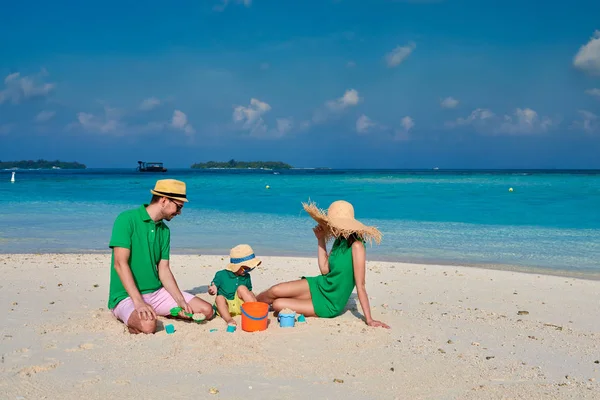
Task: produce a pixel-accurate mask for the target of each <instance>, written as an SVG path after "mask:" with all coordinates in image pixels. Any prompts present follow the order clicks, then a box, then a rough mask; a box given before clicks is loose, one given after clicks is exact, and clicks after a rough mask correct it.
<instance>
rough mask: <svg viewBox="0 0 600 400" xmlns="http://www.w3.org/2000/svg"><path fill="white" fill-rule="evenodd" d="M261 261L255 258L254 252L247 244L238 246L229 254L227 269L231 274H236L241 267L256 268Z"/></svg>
mask: <svg viewBox="0 0 600 400" xmlns="http://www.w3.org/2000/svg"><path fill="white" fill-rule="evenodd" d="M261 263H262V261H261V260H260V259H259V258H256V256H255V255H254V250H252V247H250V246H249V245H247V244H239V245H237V246H235V247H234V248H233V249H231V251H230V252H229V264H228V265H227V269H228V270H230V271H231V272H238V270H239V269H240V268H242V267H248V268H250V269H254V268H256V267H258V266H259V265H260V264H261Z"/></svg>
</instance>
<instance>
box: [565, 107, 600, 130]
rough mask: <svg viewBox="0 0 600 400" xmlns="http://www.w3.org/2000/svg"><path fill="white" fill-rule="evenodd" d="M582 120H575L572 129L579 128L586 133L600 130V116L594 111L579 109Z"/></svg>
mask: <svg viewBox="0 0 600 400" xmlns="http://www.w3.org/2000/svg"><path fill="white" fill-rule="evenodd" d="M579 115H581V120H578V121H574V122H573V125H572V126H571V128H572V129H579V130H582V131H584V132H586V133H597V132H600V118H599V117H598V116H597V115H596V114H594V113H593V112H590V111H587V110H579Z"/></svg>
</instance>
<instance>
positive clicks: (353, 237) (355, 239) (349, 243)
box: [346, 233, 364, 247]
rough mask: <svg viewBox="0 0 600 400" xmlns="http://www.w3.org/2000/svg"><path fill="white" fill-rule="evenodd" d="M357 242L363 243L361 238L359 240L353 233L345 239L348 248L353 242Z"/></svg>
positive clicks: (357, 235)
mask: <svg viewBox="0 0 600 400" xmlns="http://www.w3.org/2000/svg"><path fill="white" fill-rule="evenodd" d="M357 240H360V241H361V242H364V240H363V238H361V237H360V235H359V234H358V233H353V234H352V235H350V236H348V238H347V239H346V242H348V247H352V245H353V244H354V242H356V241H357Z"/></svg>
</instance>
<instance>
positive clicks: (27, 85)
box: [0, 70, 56, 104]
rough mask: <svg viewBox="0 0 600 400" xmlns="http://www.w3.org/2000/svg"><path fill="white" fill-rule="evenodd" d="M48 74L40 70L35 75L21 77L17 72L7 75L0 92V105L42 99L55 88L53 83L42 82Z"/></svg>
mask: <svg viewBox="0 0 600 400" xmlns="http://www.w3.org/2000/svg"><path fill="white" fill-rule="evenodd" d="M47 74H48V73H47V72H46V70H42V71H41V72H40V73H39V74H37V75H32V76H21V74H20V73H19V72H15V73H12V74H10V75H7V76H6V78H4V86H5V88H4V89H3V90H0V104H3V103H4V102H6V101H10V102H12V103H13V104H19V103H20V102H21V101H23V100H27V99H32V98H36V97H44V96H47V95H48V94H50V92H52V91H53V90H54V88H55V87H56V84H55V83H46V82H42V81H43V78H44V77H45V76H46V75H47Z"/></svg>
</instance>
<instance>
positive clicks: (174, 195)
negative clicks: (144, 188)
mask: <svg viewBox="0 0 600 400" xmlns="http://www.w3.org/2000/svg"><path fill="white" fill-rule="evenodd" d="M155 192H156V193H160V194H162V195H164V196H171V197H183V198H184V199H185V198H186V196H185V194H181V193H171V192H161V191H160V190H155Z"/></svg>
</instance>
